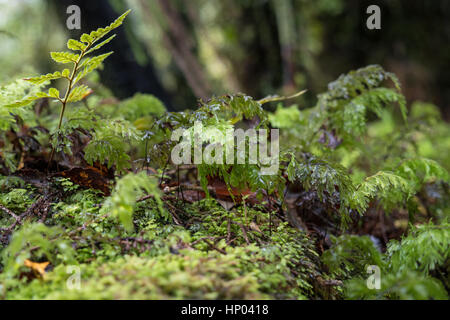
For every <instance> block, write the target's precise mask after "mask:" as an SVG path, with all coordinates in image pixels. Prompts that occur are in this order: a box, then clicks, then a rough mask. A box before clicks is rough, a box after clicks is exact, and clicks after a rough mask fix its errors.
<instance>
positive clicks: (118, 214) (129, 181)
mask: <svg viewBox="0 0 450 320" xmlns="http://www.w3.org/2000/svg"><path fill="white" fill-rule="evenodd" d="M144 192H146V193H147V194H150V195H152V196H153V197H154V199H155V201H156V204H157V209H158V210H159V212H160V214H161V215H162V216H163V217H165V218H166V219H167V218H168V216H167V214H166V213H165V212H164V210H163V207H162V201H161V197H160V190H159V188H158V183H157V181H156V180H155V179H153V178H151V177H149V176H147V174H146V173H145V172H140V173H138V174H134V173H129V174H127V175H125V176H124V177H122V178H121V179H119V180H118V181H117V183H116V186H115V188H114V192H113V193H112V195H111V196H110V197H109V198H107V199H106V201H105V203H104V205H103V207H102V213H107V214H110V215H112V216H113V217H115V218H117V219H118V220H119V221H120V222H121V223H122V224H123V226H124V228H125V229H126V230H127V231H130V232H131V231H132V230H133V212H134V208H135V205H136V200H137V199H138V198H139V197H140V196H142V195H143V194H144Z"/></svg>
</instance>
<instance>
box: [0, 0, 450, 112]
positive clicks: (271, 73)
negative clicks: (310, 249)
mask: <svg viewBox="0 0 450 320" xmlns="http://www.w3.org/2000/svg"><path fill="white" fill-rule="evenodd" d="M72 4H76V5H78V6H79V7H80V8H81V30H68V29H67V27H66V19H67V18H68V16H69V15H68V14H67V13H66V9H67V7H68V6H69V5H72ZM371 4H377V5H379V6H380V7H381V11H382V13H381V30H368V29H367V28H366V19H367V17H368V14H367V13H366V9H367V7H368V6H369V5H371ZM127 8H131V9H133V11H132V14H131V15H130V16H129V18H128V19H127V21H126V23H125V28H121V29H120V30H119V31H118V39H116V40H115V41H113V42H112V43H111V45H109V47H108V49H109V50H113V51H115V54H114V55H112V56H111V57H110V58H109V59H108V63H106V64H105V66H104V69H103V70H101V71H100V77H101V82H102V83H103V84H105V85H106V86H107V87H108V88H109V89H111V90H112V92H113V94H114V95H115V96H116V97H118V98H126V97H129V96H132V95H133V94H134V93H135V92H143V93H152V94H154V95H155V96H157V97H158V98H160V99H161V100H162V101H163V102H164V103H165V104H166V105H167V106H168V108H169V109H170V110H182V109H185V108H195V105H196V100H197V99H198V98H207V97H210V96H211V95H220V94H225V93H235V92H245V93H247V94H249V95H251V96H253V97H255V98H260V97H263V96H266V95H269V94H274V93H278V94H289V93H293V92H296V91H299V90H301V89H308V90H309V91H308V93H307V94H306V95H305V96H304V97H302V98H301V99H302V100H300V101H299V105H300V106H302V105H304V106H311V105H313V104H314V103H315V101H316V95H317V94H318V93H320V92H323V91H325V90H326V85H327V83H328V82H330V81H332V80H334V79H335V78H337V77H338V76H339V75H340V74H341V73H345V72H348V71H349V70H351V69H356V68H359V67H362V66H365V65H367V64H373V63H377V64H380V65H382V66H383V67H384V68H385V69H386V70H388V71H392V72H394V73H396V74H397V75H398V77H399V78H400V81H401V83H402V85H403V91H404V94H405V95H406V97H407V99H408V101H410V102H412V101H415V100H423V101H428V102H432V103H434V104H436V105H438V106H439V107H440V108H441V111H442V114H443V116H444V118H446V119H447V120H450V116H449V113H450V112H449V111H450V92H449V90H448V88H449V87H450V73H449V71H450V19H449V18H450V1H447V0H433V1H424V0H391V1H365V0H345V1H344V0H96V1H92V0H90V1H88V0H79V1H76V0H52V1H50V0H14V1H8V0H0V70H1V71H0V83H6V82H8V81H11V80H12V79H15V78H17V77H21V76H30V75H34V74H37V73H47V72H50V71H52V70H54V68H55V66H52V65H51V64H52V62H51V60H50V59H49V52H50V51H57V50H61V49H63V47H64V45H65V43H66V41H67V39H68V38H69V37H79V36H80V35H81V34H82V33H84V32H89V31H91V30H93V29H96V28H97V27H101V26H105V25H107V24H108V23H110V22H111V21H112V20H114V19H115V18H116V17H117V16H118V15H119V14H120V13H122V12H123V11H125V10H126V9H127Z"/></svg>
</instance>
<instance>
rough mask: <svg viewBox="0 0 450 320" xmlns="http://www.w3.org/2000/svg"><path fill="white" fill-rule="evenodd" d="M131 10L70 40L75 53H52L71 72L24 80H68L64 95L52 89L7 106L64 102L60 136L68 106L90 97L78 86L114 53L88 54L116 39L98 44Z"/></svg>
mask: <svg viewBox="0 0 450 320" xmlns="http://www.w3.org/2000/svg"><path fill="white" fill-rule="evenodd" d="M129 12H130V10H128V11H127V12H125V13H124V14H122V15H121V16H120V17H118V18H117V19H116V20H115V21H114V22H113V23H111V24H110V25H109V26H107V27H105V28H99V29H97V30H95V31H92V32H91V33H90V34H86V33H85V34H83V35H81V38H80V41H78V40H74V39H69V41H68V42H67V47H68V48H69V49H70V50H72V51H75V52H78V53H72V52H52V53H51V54H50V55H51V57H52V59H53V60H54V61H56V62H58V63H61V64H72V65H73V67H72V69H71V70H70V69H67V68H66V69H63V70H62V71H55V72H54V73H48V74H46V75H41V76H37V77H32V78H27V79H25V80H27V81H29V82H31V83H33V84H36V85H40V84H43V83H45V82H47V81H51V80H57V79H65V80H66V81H67V88H66V92H65V94H64V95H63V96H61V95H60V93H59V91H58V90H57V89H56V88H50V89H49V90H48V92H42V91H41V92H37V93H35V94H33V95H29V96H27V97H26V98H24V99H23V100H21V101H17V102H14V103H12V104H9V105H7V107H9V108H17V107H21V106H25V105H28V104H30V103H31V102H33V101H34V100H37V99H40V98H50V99H52V100H56V101H59V102H60V103H61V113H60V116H59V122H58V127H57V131H56V133H57V137H58V136H59V132H60V130H61V125H62V122H63V118H64V112H65V110H66V106H67V105H68V104H69V103H71V102H77V101H80V100H82V99H84V98H85V97H86V96H88V95H89V94H90V93H91V92H92V90H91V89H89V88H88V87H87V86H85V85H78V86H77V83H78V82H79V81H80V80H82V79H83V78H84V77H85V76H86V75H87V74H89V73H90V72H92V71H93V70H95V69H97V68H98V67H99V66H100V65H101V63H102V62H103V61H104V60H105V59H106V58H107V57H108V56H109V55H110V54H112V52H109V53H105V54H102V55H99V56H95V57H91V58H88V57H87V55H88V54H89V53H91V52H93V51H95V50H97V49H100V48H101V47H102V46H103V45H105V44H107V43H108V42H109V41H111V40H112V39H113V38H114V35H113V36H111V37H110V38H108V39H106V40H105V41H103V42H101V43H98V41H99V40H101V39H102V38H103V37H104V36H106V35H107V34H108V33H109V32H110V31H112V30H114V29H116V28H117V27H119V26H120V25H121V24H122V22H123V20H124V19H125V18H126V16H127V15H128V13H129ZM54 150H55V144H54V145H53V149H52V153H51V155H50V161H49V162H51V160H52V158H53V154H54Z"/></svg>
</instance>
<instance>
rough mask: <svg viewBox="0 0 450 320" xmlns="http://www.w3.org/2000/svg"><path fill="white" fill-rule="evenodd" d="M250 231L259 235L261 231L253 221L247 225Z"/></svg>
mask: <svg viewBox="0 0 450 320" xmlns="http://www.w3.org/2000/svg"><path fill="white" fill-rule="evenodd" d="M249 227H250V229H252V230H253V231H257V232H259V233H262V231H261V229H260V228H259V227H258V225H257V224H256V223H254V222H253V221H252V222H250V225H249Z"/></svg>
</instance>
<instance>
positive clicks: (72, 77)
mask: <svg viewBox="0 0 450 320" xmlns="http://www.w3.org/2000/svg"><path fill="white" fill-rule="evenodd" d="M90 47H91V44H88V45H87V46H86V48H85V49H84V50H83V51H81V53H80V56H79V57H78V59H77V61H75V62H74V67H73V70H72V74H71V75H70V78H68V79H67V80H68V81H69V84H68V85H67V90H66V93H65V95H64V99H63V100H62V101H61V104H62V106H61V113H60V114H59V122H58V129H57V131H58V134H59V130H61V125H62V120H63V118H64V111H65V110H66V105H67V100H69V95H70V93H71V92H72V88H73V80H74V79H75V75H76V74H77V72H78V65H79V64H80V61H81V59H83V58H84V56H85V54H86V52H87V51H88V50H89V49H90ZM57 139H58V138H57ZM54 155H55V146H52V152H51V154H50V159H49V160H48V166H47V170H48V168H49V167H50V164H51V163H52V160H53V156H54Z"/></svg>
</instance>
